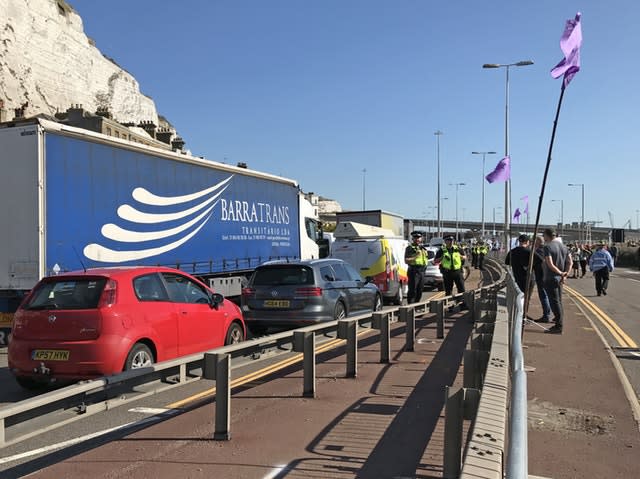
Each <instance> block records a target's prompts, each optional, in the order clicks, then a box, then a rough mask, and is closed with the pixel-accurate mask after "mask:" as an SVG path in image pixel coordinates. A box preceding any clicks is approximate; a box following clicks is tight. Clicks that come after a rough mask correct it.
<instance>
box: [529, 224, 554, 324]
mask: <svg viewBox="0 0 640 479" xmlns="http://www.w3.org/2000/svg"><path fill="white" fill-rule="evenodd" d="M533 248H534V249H533V251H534V257H533V274H534V277H535V280H536V288H537V290H538V299H540V306H542V316H541V317H540V318H538V319H534V321H535V322H536V323H548V322H549V317H550V316H551V305H550V304H549V296H547V292H546V290H545V289H544V267H543V264H544V248H543V242H542V238H541V237H540V236H537V237H536V240H535V243H534V246H533Z"/></svg>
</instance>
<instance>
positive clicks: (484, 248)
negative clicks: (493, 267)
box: [478, 241, 489, 270]
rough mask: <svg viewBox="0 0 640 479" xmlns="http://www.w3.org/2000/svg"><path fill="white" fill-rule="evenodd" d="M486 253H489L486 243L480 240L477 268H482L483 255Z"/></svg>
mask: <svg viewBox="0 0 640 479" xmlns="http://www.w3.org/2000/svg"><path fill="white" fill-rule="evenodd" d="M487 253H489V248H487V245H486V244H485V243H484V241H480V243H479V244H478V269H480V270H482V269H484V267H483V264H484V257H485V256H486V255H487Z"/></svg>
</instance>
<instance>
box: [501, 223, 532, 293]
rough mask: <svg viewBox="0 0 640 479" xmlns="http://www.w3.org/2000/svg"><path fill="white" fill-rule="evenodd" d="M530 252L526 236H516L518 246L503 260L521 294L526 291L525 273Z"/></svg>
mask: <svg viewBox="0 0 640 479" xmlns="http://www.w3.org/2000/svg"><path fill="white" fill-rule="evenodd" d="M530 257H531V250H530V249H529V237H528V236H527V235H520V236H518V246H516V247H515V248H513V249H512V250H511V251H509V252H508V253H507V257H506V258H505V259H504V262H505V264H508V265H511V270H512V271H513V277H514V278H515V280H516V284H517V285H518V288H520V291H522V292H523V293H524V292H525V291H526V289H527V271H528V269H529V258H530Z"/></svg>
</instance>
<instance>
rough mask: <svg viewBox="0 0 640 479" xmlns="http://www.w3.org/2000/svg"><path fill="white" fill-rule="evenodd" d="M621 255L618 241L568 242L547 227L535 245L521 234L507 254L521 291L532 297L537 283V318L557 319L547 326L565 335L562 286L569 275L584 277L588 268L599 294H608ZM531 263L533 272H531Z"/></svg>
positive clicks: (539, 319)
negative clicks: (538, 310) (540, 311)
mask: <svg viewBox="0 0 640 479" xmlns="http://www.w3.org/2000/svg"><path fill="white" fill-rule="evenodd" d="M532 254H533V261H532V260H531V255H532ZM617 256H618V248H617V246H616V245H615V244H612V245H611V246H609V245H607V243H606V242H604V241H601V242H599V243H597V244H593V245H588V244H579V243H572V244H568V245H564V244H563V242H562V239H561V238H559V237H558V236H557V235H556V232H555V230H553V229H546V230H544V233H543V235H542V237H537V238H535V242H534V245H533V248H531V238H529V237H528V236H527V235H525V234H523V235H520V236H519V237H518V245H517V246H516V247H515V248H513V249H512V250H511V251H509V252H508V253H507V256H506V258H505V263H506V264H508V265H510V266H511V269H512V271H513V276H514V279H515V281H516V283H517V285H518V287H519V288H520V290H521V291H523V292H525V293H527V294H528V295H529V296H528V300H530V298H531V293H532V292H533V288H534V285H535V287H536V289H537V290H538V298H539V300H540V306H541V307H542V316H541V317H540V318H537V319H534V321H536V322H539V323H550V322H553V323H554V325H553V326H552V327H550V328H548V329H545V332H547V333H551V334H562V327H563V315H564V313H563V308H562V289H563V285H564V284H565V282H566V280H567V278H574V279H577V278H584V276H585V275H586V274H587V267H588V268H589V270H590V271H591V272H592V273H593V277H594V278H595V289H596V294H597V295H598V296H602V295H604V296H606V295H607V289H608V287H609V273H611V272H612V271H613V269H614V267H615V262H616V259H617ZM531 262H532V265H531V266H532V274H531V275H529V267H530V263H531ZM527 279H528V281H527Z"/></svg>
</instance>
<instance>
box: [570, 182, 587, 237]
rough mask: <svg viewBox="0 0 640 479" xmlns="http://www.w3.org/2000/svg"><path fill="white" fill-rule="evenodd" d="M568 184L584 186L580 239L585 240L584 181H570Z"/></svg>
mask: <svg viewBox="0 0 640 479" xmlns="http://www.w3.org/2000/svg"><path fill="white" fill-rule="evenodd" d="M567 186H579V187H580V188H582V218H581V220H580V241H581V242H583V241H584V240H585V238H584V236H585V235H584V183H568V184H567Z"/></svg>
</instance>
